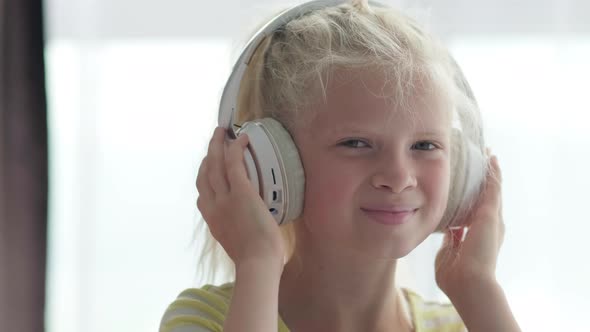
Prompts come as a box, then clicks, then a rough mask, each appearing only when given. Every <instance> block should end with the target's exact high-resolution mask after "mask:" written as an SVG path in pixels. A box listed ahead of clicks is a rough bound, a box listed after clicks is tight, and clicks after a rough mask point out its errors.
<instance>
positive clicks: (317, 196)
mask: <svg viewBox="0 0 590 332" xmlns="http://www.w3.org/2000/svg"><path fill="white" fill-rule="evenodd" d="M307 165H308V166H306V173H305V205H304V214H305V216H306V217H307V218H308V219H310V220H323V222H328V220H329V219H332V218H331V217H342V216H343V214H344V213H346V211H352V209H351V206H352V205H353V204H354V202H353V193H354V188H355V184H354V178H352V177H351V176H350V174H345V173H343V170H342V169H341V167H337V165H332V164H331V163H330V161H329V160H326V159H322V158H314V159H313V161H312V162H311V163H307Z"/></svg>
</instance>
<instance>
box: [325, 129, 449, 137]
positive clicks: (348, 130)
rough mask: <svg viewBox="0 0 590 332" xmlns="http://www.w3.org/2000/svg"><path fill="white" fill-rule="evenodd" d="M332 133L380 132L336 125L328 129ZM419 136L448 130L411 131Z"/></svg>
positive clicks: (435, 134) (436, 134)
mask: <svg viewBox="0 0 590 332" xmlns="http://www.w3.org/2000/svg"><path fill="white" fill-rule="evenodd" d="M329 131H331V132H332V133H333V134H342V133H358V134H366V133H369V134H371V135H379V134H380V133H379V132H377V131H374V130H372V129H368V128H360V127H337V128H336V129H333V130H329ZM413 134H415V135H419V136H445V135H447V134H448V131H446V130H444V129H442V130H426V131H420V132H416V133H413Z"/></svg>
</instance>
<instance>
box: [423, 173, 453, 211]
mask: <svg viewBox="0 0 590 332" xmlns="http://www.w3.org/2000/svg"><path fill="white" fill-rule="evenodd" d="M426 174H427V175H426V176H425V178H424V179H423V183H424V186H423V190H424V194H425V195H426V196H427V197H428V200H429V201H430V203H431V206H432V210H433V211H432V213H434V214H436V215H440V217H442V214H443V213H444V210H445V209H446V206H447V202H448V198H449V188H450V181H451V176H450V165H449V163H448V162H441V163H440V164H439V165H437V166H436V167H431V168H430V170H429V171H428V172H427V173H426Z"/></svg>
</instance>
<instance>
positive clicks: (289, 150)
mask: <svg viewBox="0 0 590 332" xmlns="http://www.w3.org/2000/svg"><path fill="white" fill-rule="evenodd" d="M256 122H258V123H259V124H260V125H262V126H263V128H264V129H265V130H266V131H267V134H268V135H269V138H270V139H271V141H272V142H273V147H274V151H275V154H276V155H277V157H278V158H277V159H278V160H279V165H280V167H279V170H278V171H279V172H281V174H280V176H279V178H281V179H283V198H284V200H285V217H284V218H283V222H282V223H281V224H284V223H286V222H290V221H292V220H294V219H296V218H297V217H299V216H300V215H301V212H302V210H303V201H304V192H305V172H304V170H303V164H302V163H301V158H300V156H299V151H298V150H297V146H296V145H295V142H294V141H293V138H292V137H291V135H290V134H289V132H288V131H287V129H285V127H283V125H282V124H281V123H280V122H278V121H277V120H275V119H272V118H264V119H259V120H256Z"/></svg>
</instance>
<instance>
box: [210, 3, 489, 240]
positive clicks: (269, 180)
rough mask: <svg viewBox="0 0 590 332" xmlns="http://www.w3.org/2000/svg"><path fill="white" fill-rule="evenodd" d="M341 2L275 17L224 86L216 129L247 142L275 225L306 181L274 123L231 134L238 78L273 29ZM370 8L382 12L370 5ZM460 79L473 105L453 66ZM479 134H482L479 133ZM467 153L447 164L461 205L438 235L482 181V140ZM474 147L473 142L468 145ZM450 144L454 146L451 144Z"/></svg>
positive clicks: (299, 200)
mask: <svg viewBox="0 0 590 332" xmlns="http://www.w3.org/2000/svg"><path fill="white" fill-rule="evenodd" d="M345 2H347V1H346V0H314V1H310V2H307V3H304V4H301V5H298V6H295V7H293V8H291V9H289V10H286V11H284V12H282V13H280V14H279V15H278V16H276V17H275V18H273V19H272V20H270V21H269V22H268V23H267V24H266V25H265V26H263V27H262V28H261V29H260V30H259V31H258V32H257V33H256V34H255V35H254V37H252V38H251V39H250V41H249V42H248V44H247V46H246V47H245V49H244V51H243V52H242V54H241V55H240V57H239V59H238V61H237V63H236V64H235V65H234V68H233V70H232V73H231V75H230V76H229V79H228V81H227V83H226V85H225V88H224V90H223V94H222V97H221V102H220V107H219V118H218V124H219V126H221V127H224V128H226V129H227V134H228V139H235V138H237V137H238V136H239V135H240V134H243V133H246V134H247V135H248V137H249V145H248V148H247V149H246V150H245V152H244V160H245V163H246V171H247V173H248V177H249V179H250V181H251V183H252V184H253V185H254V187H255V188H258V190H259V194H260V197H261V198H262V199H263V200H264V202H265V203H266V205H267V206H268V209H269V211H270V213H271V214H272V215H273V216H274V218H275V220H276V221H277V223H278V224H279V225H281V224H284V223H286V222H289V221H292V220H293V219H295V218H297V217H298V216H299V215H300V214H301V211H302V210H303V202H304V191H305V175H304V170H303V165H302V164H301V160H300V158H299V152H298V150H297V147H296V146H295V143H294V142H293V140H292V138H291V135H290V134H289V132H288V131H287V130H286V129H285V128H284V127H283V126H282V125H281V124H280V123H279V122H278V121H276V120H275V119H272V118H264V119H257V120H253V121H248V122H245V123H244V124H242V126H241V128H240V129H238V130H237V131H234V115H235V113H236V108H237V102H238V93H239V89H240V84H241V82H242V78H243V76H244V73H245V72H246V69H247V68H248V65H249V64H250V61H251V60H252V56H253V55H254V53H255V51H256V49H257V48H258V46H260V43H261V42H262V40H263V39H264V38H265V37H269V36H270V35H272V34H273V33H274V32H275V31H276V30H277V29H278V28H280V27H282V26H283V25H285V24H286V23H287V22H289V21H291V20H292V19H294V18H297V17H300V16H302V15H304V14H306V13H309V12H311V11H314V10H318V9H322V8H325V7H331V6H336V5H339V4H342V3H345ZM369 3H370V4H371V5H372V6H376V7H386V6H384V5H382V4H379V3H376V2H372V1H369ZM457 70H458V73H459V76H460V79H461V82H458V83H460V84H461V85H462V87H463V88H464V89H465V91H466V92H467V94H468V96H470V97H471V98H472V99H473V101H474V102H475V98H474V96H473V94H472V92H471V89H470V87H469V84H468V83H467V81H466V80H465V78H464V77H463V74H462V73H461V70H460V69H459V67H458V66H457ZM480 132H481V131H480ZM463 135H464V133H463V132H462V131H461V130H458V129H455V128H454V129H453V137H452V140H459V141H458V142H463V141H464V140H463ZM466 141H468V142H469V143H468V144H467V145H468V146H467V147H466V148H463V147H462V144H460V147H459V148H458V149H454V151H453V152H452V158H458V165H459V169H457V170H455V172H454V177H455V178H454V179H452V180H453V181H452V182H451V183H454V184H457V185H456V186H455V188H452V189H451V190H456V191H459V197H461V202H460V204H457V205H458V207H457V208H456V209H449V208H448V207H447V211H445V215H444V216H443V218H442V221H441V223H440V225H439V229H438V230H439V231H441V230H442V229H443V228H445V227H458V226H460V225H457V224H456V223H457V222H458V221H460V220H461V219H462V217H463V216H465V215H466V213H467V212H468V211H469V209H470V208H471V205H472V204H473V199H472V198H473V197H475V196H476V195H478V194H479V192H480V190H481V186H482V184H483V181H484V179H485V173H486V169H484V168H482V167H481V165H482V162H481V160H482V158H484V148H485V145H484V141H483V137H482V136H480V137H470V140H466ZM473 141H475V142H473ZM452 142H453V146H455V145H456V144H454V142H455V141H452Z"/></svg>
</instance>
